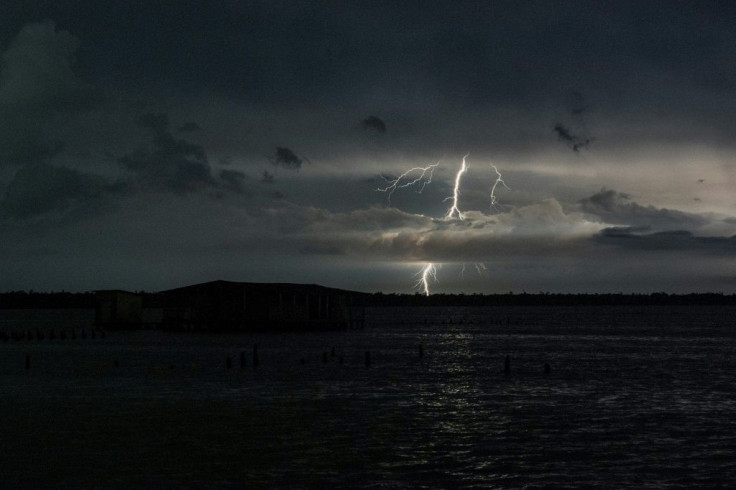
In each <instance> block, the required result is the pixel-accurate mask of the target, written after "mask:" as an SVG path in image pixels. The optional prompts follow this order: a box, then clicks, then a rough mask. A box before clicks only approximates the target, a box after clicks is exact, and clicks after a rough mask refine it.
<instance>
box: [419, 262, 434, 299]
mask: <svg viewBox="0 0 736 490" xmlns="http://www.w3.org/2000/svg"><path fill="white" fill-rule="evenodd" d="M417 275H418V276H419V279H418V280H417V282H416V285H415V287H416V288H417V289H421V290H422V291H423V292H424V295H425V296H429V281H430V279H431V280H432V281H434V282H437V267H435V265H434V264H433V263H431V262H430V263H428V264H427V265H425V266H424V267H422V270H420V271H419V273H418V274H417Z"/></svg>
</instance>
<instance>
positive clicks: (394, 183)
mask: <svg viewBox="0 0 736 490" xmlns="http://www.w3.org/2000/svg"><path fill="white" fill-rule="evenodd" d="M438 165H439V163H435V164H433V165H428V166H426V167H414V168H410V169H409V170H407V171H406V172H404V173H403V174H401V175H399V176H398V177H397V178H395V179H393V180H392V179H386V182H387V183H388V184H389V185H388V186H386V187H384V188H378V189H376V190H377V191H378V192H387V193H388V205H389V206H391V195H392V194H393V193H394V191H395V190H396V189H403V188H405V187H411V186H414V185H419V184H420V183H421V186H420V187H419V190H418V191H417V194H421V193H422V191H423V190H424V187H425V186H426V185H427V184H430V183H431V182H432V174H433V173H434V169H435V168H437V166H438ZM412 172H421V173H420V174H419V177H417V178H415V179H413V180H408V181H404V182H403V183H402V180H404V179H408V175H409V174H411V173H412ZM428 173H429V176H427V174H428ZM425 176H427V177H426V178H425ZM384 179H385V177H384Z"/></svg>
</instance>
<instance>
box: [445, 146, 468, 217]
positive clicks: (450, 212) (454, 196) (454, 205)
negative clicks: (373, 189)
mask: <svg viewBox="0 0 736 490" xmlns="http://www.w3.org/2000/svg"><path fill="white" fill-rule="evenodd" d="M468 155H470V153H468V154H467V155H465V156H464V157H463V165H462V167H460V170H458V172H457V175H456V176H455V187H454V189H453V194H452V197H448V198H447V199H452V207H450V209H449V210H448V211H447V215H446V216H445V219H452V218H454V217H455V214H457V217H458V219H460V220H462V219H464V217H465V216H464V215H463V213H461V212H460V209H458V207H457V199H458V194H459V190H458V189H459V187H460V179H461V178H462V176H463V174H464V173H465V172H466V171H467V170H468V167H467V165H466V164H465V159H466V158H468Z"/></svg>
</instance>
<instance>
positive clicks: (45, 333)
mask: <svg viewBox="0 0 736 490" xmlns="http://www.w3.org/2000/svg"><path fill="white" fill-rule="evenodd" d="M106 337H107V332H105V330H103V329H101V328H96V327H90V328H69V329H66V328H62V329H59V330H58V331H57V330H56V329H55V328H52V329H48V330H42V329H39V328H35V329H20V330H16V329H12V330H10V331H5V330H0V342H11V341H12V342H22V341H26V342H33V341H36V342H40V341H47V340H77V339H80V340H87V339H91V340H94V339H97V338H100V339H104V338H106Z"/></svg>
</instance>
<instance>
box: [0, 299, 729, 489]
mask: <svg viewBox="0 0 736 490" xmlns="http://www.w3.org/2000/svg"><path fill="white" fill-rule="evenodd" d="M84 318H86V317H84V316H80V317H79V318H76V317H75V319H74V320H75V321H79V322H83V319H84ZM0 319H1V318H0ZM4 319H5V320H6V321H5V322H4V323H3V322H0V330H2V329H6V331H8V329H9V328H10V327H9V325H10V323H9V322H8V321H7V316H6V317H4ZM39 321H40V320H39ZM39 325H41V328H43V327H48V326H49V322H46V323H39ZM66 326H67V327H68V326H70V325H66ZM34 328H35V327H34ZM80 332H81V330H78V331H77V333H78V334H79V333H80ZM58 335H59V330H57V331H56V339H55V340H48V338H46V339H45V340H42V341H38V340H33V341H28V340H23V341H12V340H11V341H7V342H0V487H2V488H39V487H49V488H60V487H61V488H131V487H135V488H170V487H178V488H202V487H206V488H211V487H215V488H244V487H247V488H259V487H261V488H330V487H342V488H346V487H347V488H407V487H411V488H457V487H479V488H489V487H490V488H493V487H496V488H522V487H526V488H559V487H578V488H580V487H592V486H603V487H610V488H621V487H650V488H654V487H656V488H661V487H669V486H672V487H701V488H713V487H724V488H725V487H732V486H733V483H734V482H736V308H733V307H640V308H631V307H513V308H512V307H499V308H439V307H437V308H415V309H409V308H394V309H391V308H385V309H370V310H368V312H367V326H366V328H365V329H363V330H359V331H349V332H324V333H313V334H274V335H267V334H258V335H255V334H254V335H250V334H248V335H206V334H165V333H161V332H156V331H140V332H124V333H115V332H112V333H108V335H107V336H106V337H105V338H101V337H100V336H99V335H97V336H96V337H95V339H92V338H91V337H90V336H89V335H87V336H86V338H85V339H84V340H82V339H81V337H80V336H77V338H76V339H75V340H71V338H70V337H67V339H66V340H60V339H59V337H58ZM254 344H258V358H259V365H258V367H257V368H254V366H253V364H252V363H253V345H254ZM420 345H421V346H422V349H423V354H424V355H423V357H420V355H419V346H420ZM333 347H334V348H335V355H334V357H333V356H332V348H333ZM241 352H242V353H244V354H245V357H246V358H245V360H246V366H245V367H244V368H241V366H240V355H241ZM366 352H370V361H371V362H370V367H366V363H365V353H366ZM26 355H28V356H29V360H30V368H29V369H26V366H25V360H26ZM507 355H508V356H509V358H510V361H511V364H510V367H511V372H510V374H509V375H505V374H504V358H505V357H506V356H507ZM228 358H230V363H231V367H230V368H228V367H227V359H228ZM302 361H303V362H302ZM545 363H548V364H549V365H550V367H551V371H550V373H549V374H545V373H544V370H543V366H544V364H545Z"/></svg>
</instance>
